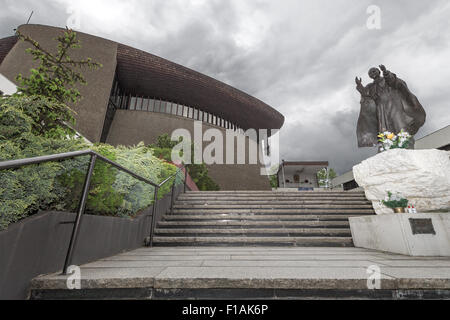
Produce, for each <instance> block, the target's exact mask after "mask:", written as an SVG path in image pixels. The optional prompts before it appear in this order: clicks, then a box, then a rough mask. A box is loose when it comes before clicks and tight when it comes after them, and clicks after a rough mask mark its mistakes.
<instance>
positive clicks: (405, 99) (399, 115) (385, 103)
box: [355, 65, 426, 148]
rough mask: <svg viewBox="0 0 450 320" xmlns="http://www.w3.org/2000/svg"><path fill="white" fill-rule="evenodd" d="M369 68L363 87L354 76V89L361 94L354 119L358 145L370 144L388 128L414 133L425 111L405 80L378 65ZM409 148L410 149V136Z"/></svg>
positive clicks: (376, 140)
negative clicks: (367, 81)
mask: <svg viewBox="0 0 450 320" xmlns="http://www.w3.org/2000/svg"><path fill="white" fill-rule="evenodd" d="M380 69H381V71H383V77H382V76H381V72H380V70H379V69H378V68H371V69H370V70H369V77H370V78H371V79H373V82H372V83H369V84H368V85H367V86H365V87H364V86H363V84H362V80H361V78H358V77H356V79H355V81H356V90H358V91H359V92H360V93H361V113H360V116H359V120H358V127H357V136H358V146H359V147H360V148H364V147H374V146H376V145H377V144H378V137H377V136H378V134H379V133H381V132H385V131H389V132H392V133H395V134H397V133H399V132H400V131H401V130H402V129H403V130H404V131H406V132H408V133H409V134H410V135H411V136H414V135H415V134H416V133H417V132H418V131H419V129H420V128H421V127H422V126H423V125H424V123H425V118H426V113H425V110H424V109H423V107H422V105H421V104H420V102H419V100H418V99H417V97H416V96H415V95H414V94H412V93H411V91H409V89H408V86H407V85H406V82H405V81H403V80H401V79H399V78H397V76H396V75H395V74H394V73H392V72H390V71H389V70H387V69H386V67H385V66H383V65H380ZM409 148H414V139H412V141H411V143H410V145H409Z"/></svg>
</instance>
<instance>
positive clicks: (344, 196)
mask: <svg viewBox="0 0 450 320" xmlns="http://www.w3.org/2000/svg"><path fill="white" fill-rule="evenodd" d="M264 197H270V198H313V199H323V198H339V199H347V198H364V197H365V194H304V193H297V194H296V193H286V194H271V193H268V194H262V193H258V194H248V193H243V194H242V193H236V194H231V193H227V194H217V193H212V194H182V195H180V198H187V199H196V198H264Z"/></svg>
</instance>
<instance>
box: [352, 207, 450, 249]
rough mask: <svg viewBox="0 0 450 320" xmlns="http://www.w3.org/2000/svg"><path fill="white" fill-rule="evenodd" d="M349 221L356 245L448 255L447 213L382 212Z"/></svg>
mask: <svg viewBox="0 0 450 320" xmlns="http://www.w3.org/2000/svg"><path fill="white" fill-rule="evenodd" d="M349 221H350V227H351V230H352V237H353V243H354V244H355V246H356V247H359V248H366V249H375V250H380V251H385V252H392V253H399V254H404V255H409V256H437V257H439V256H441V257H444V256H445V257H450V213H440V214H437V213H428V214H386V215H378V216H367V217H357V218H350V219H349Z"/></svg>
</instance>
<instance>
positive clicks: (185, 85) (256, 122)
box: [0, 26, 284, 129]
mask: <svg viewBox="0 0 450 320" xmlns="http://www.w3.org/2000/svg"><path fill="white" fill-rule="evenodd" d="M39 27H41V28H42V27H45V28H49V29H54V27H47V26H39ZM79 33H80V32H79ZM85 35H86V34H85ZM88 36H89V37H93V38H96V37H95V36H90V35H88ZM15 43H16V38H15V37H8V38H4V39H0V63H1V61H2V60H3V58H4V57H5V56H6V54H7V53H8V52H9V51H10V50H11V48H12V47H13V46H14V44H15ZM115 43H116V42H115ZM116 44H117V71H118V79H119V83H120V84H121V86H122V88H123V89H125V90H126V91H127V92H129V93H130V94H133V95H142V96H148V97H153V98H158V99H162V100H165V101H170V102H174V103H178V104H183V105H186V106H189V107H195V108H197V109H200V110H202V111H205V112H208V113H211V114H214V115H216V116H219V117H221V118H223V119H225V120H228V121H231V122H232V123H234V124H236V125H238V126H239V127H241V128H243V129H249V128H254V129H279V128H281V127H282V126H283V123H284V116H283V115H282V114H281V113H279V112H278V111H276V110H275V109H273V108H272V107H270V106H269V105H267V104H266V103H264V102H262V101H261V100H258V99H256V98H254V97H252V96H250V95H248V94H246V93H244V92H242V91H240V90H238V89H236V88H233V87H231V86H229V85H227V84H225V83H223V82H220V81H218V80H216V79H213V78H211V77H209V76H206V75H203V74H201V73H199V72H197V71H194V70H192V69H189V68H186V67H184V66H181V65H179V64H176V63H174V62H171V61H169V60H166V59H163V58H160V57H158V56H155V55H153V54H150V53H147V52H144V51H141V50H138V49H135V48H132V47H130V46H127V45H123V44H120V43H116Z"/></svg>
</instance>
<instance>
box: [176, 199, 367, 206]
mask: <svg viewBox="0 0 450 320" xmlns="http://www.w3.org/2000/svg"><path fill="white" fill-rule="evenodd" d="M275 200H276V199H273V200H270V199H264V200H244V199H233V200H209V199H204V200H197V199H195V200H193V199H190V200H189V199H187V200H177V201H176V202H175V204H176V205H204V204H208V205H229V204H230V202H231V203H232V204H236V205H237V204H243V205H264V204H271V205H272V204H274V202H275ZM276 203H277V204H280V205H299V204H301V205H321V204H330V205H333V204H335V205H339V204H345V205H371V204H372V202H370V201H366V200H297V199H293V200H284V199H283V200H276Z"/></svg>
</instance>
